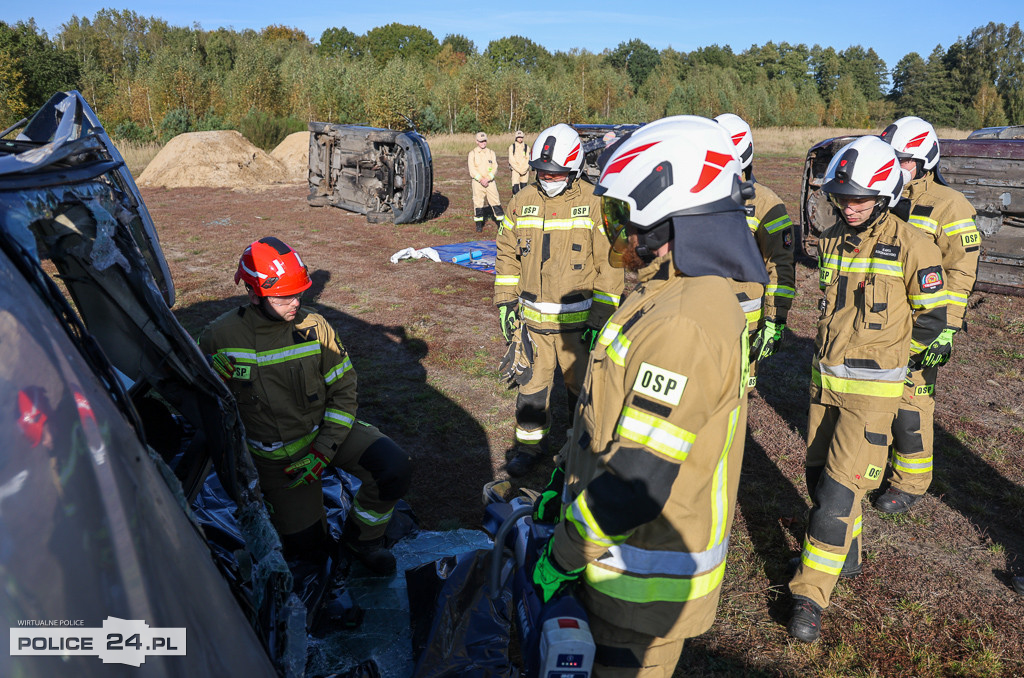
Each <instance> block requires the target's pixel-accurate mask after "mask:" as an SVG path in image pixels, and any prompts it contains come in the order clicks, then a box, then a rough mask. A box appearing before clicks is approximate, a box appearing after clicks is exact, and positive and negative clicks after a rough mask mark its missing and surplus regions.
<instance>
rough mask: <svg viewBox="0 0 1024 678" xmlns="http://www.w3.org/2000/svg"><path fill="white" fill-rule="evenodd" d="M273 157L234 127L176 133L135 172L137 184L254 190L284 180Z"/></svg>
mask: <svg viewBox="0 0 1024 678" xmlns="http://www.w3.org/2000/svg"><path fill="white" fill-rule="evenodd" d="M287 175H288V172H287V171H286V170H285V168H284V166H283V165H282V164H281V163H280V162H278V161H277V160H276V159H275V158H272V157H271V156H270V155H269V154H268V153H266V152H265V151H264V150H262V149H260V148H257V147H256V146H253V145H252V144H251V143H250V142H249V140H248V139H246V138H245V137H243V136H242V135H241V134H239V133H238V132H237V131H235V130H219V131H215V132H189V133H187V134H179V135H178V136H176V137H174V138H173V139H171V140H170V141H169V142H167V145H166V146H164V147H163V149H161V151H160V152H159V153H157V155H156V157H155V158H153V160H151V161H150V163H149V165H147V166H146V169H145V170H144V171H143V172H142V174H141V175H139V178H138V180H137V183H138V184H139V185H140V186H165V187H167V188H180V187H185V186H209V187H213V186H218V187H225V188H235V189H242V190H246V189H248V190H258V189H261V188H266V187H267V186H269V185H271V184H278V183H282V182H285V181H287V180H288V177H287Z"/></svg>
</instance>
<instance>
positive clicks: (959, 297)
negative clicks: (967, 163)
mask: <svg viewBox="0 0 1024 678" xmlns="http://www.w3.org/2000/svg"><path fill="white" fill-rule="evenodd" d="M903 197H904V198H906V199H907V200H909V201H910V224H911V225H912V226H916V227H917V228H918V229H920V230H921V231H924V232H925V233H927V234H928V235H929V236H931V238H932V240H934V241H935V244H936V245H938V246H939V251H940V252H941V253H942V268H943V269H944V270H945V271H946V296H947V298H948V299H949V305H948V307H947V308H946V323H947V325H948V326H949V327H952V328H953V329H955V330H959V329H961V328H962V327H963V324H964V313H965V312H966V311H967V298H968V297H969V296H970V295H971V290H972V289H973V288H974V281H975V279H976V278H977V277H978V256H979V255H980V254H981V234H980V233H978V228H977V226H976V224H975V223H974V216H975V214H976V212H975V211H974V207H973V206H972V205H971V203H970V202H968V201H967V198H965V197H964V196H963V194H961V193H960V191H957V190H956V189H953V188H950V187H948V186H943V185H942V184H940V183H937V182H936V181H935V175H934V174H933V173H932V172H927V173H926V174H925V175H924V176H923V177H922V178H920V179H915V180H914V181H911V182H910V183H909V184H907V186H906V188H904V189H903Z"/></svg>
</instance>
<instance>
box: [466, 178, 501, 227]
mask: <svg viewBox="0 0 1024 678" xmlns="http://www.w3.org/2000/svg"><path fill="white" fill-rule="evenodd" d="M487 207H490V209H491V212H492V213H493V215H494V220H495V221H496V222H498V223H499V224H500V223H501V220H502V219H504V218H505V210H503V209H502V208H501V198H499V197H498V184H497V182H496V181H495V180H493V179H492V180H491V181H490V183H488V184H487V188H484V187H483V186H481V185H480V182H479V181H474V182H473V220H474V221H476V222H477V223H483V221H484V220H485V219H486V214H487Z"/></svg>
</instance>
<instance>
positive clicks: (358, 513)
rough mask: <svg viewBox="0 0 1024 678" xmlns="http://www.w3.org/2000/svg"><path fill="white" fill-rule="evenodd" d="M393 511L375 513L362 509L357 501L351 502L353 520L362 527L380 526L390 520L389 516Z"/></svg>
mask: <svg viewBox="0 0 1024 678" xmlns="http://www.w3.org/2000/svg"><path fill="white" fill-rule="evenodd" d="M393 512H394V509H391V510H389V511H386V512H384V513H377V512H376V511H371V510H370V509H368V508H365V507H363V506H362V505H361V504H360V503H359V502H358V501H355V500H353V501H352V513H353V514H355V518H356V519H357V520H358V521H359V522H361V523H363V524H364V525H380V524H381V523H386V522H388V521H389V520H391V514H392V513H393Z"/></svg>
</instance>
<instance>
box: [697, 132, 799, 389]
mask: <svg viewBox="0 0 1024 678" xmlns="http://www.w3.org/2000/svg"><path fill="white" fill-rule="evenodd" d="M715 120H717V121H718V122H719V123H720V124H721V125H722V126H723V127H725V131H726V133H727V134H728V135H729V136H730V137H731V139H732V142H733V144H735V146H736V154H737V155H738V156H739V158H740V163H741V164H742V165H743V177H744V179H746V180H747V181H753V182H754V197H752V198H748V199H747V201H746V213H747V226H749V227H750V232H751V233H753V234H754V239H755V240H756V241H757V248H758V249H759V250H760V251H761V256H762V257H764V263H765V268H766V269H767V270H768V286H767V287H766V288H765V289H764V296H763V298H762V299H757V300H756V301H757V302H760V304H759V307H758V308H756V309H754V308H753V306H754V303H753V302H754V301H755V300H752V299H751V300H742V299H741V301H740V304H741V305H744V304H745V303H746V302H747V301H749V302H751V303H749V304H748V306H749V307H750V309H751V310H750V311H748V313H747V320H748V321H749V322H750V323H751V324H752V325H753V326H754V328H756V329H754V332H756V334H755V336H754V338H753V341H752V342H751V350H750V361H751V368H750V380H749V382H748V384H747V385H748V386H749V387H750V388H753V387H754V386H755V385H756V384H757V376H756V366H757V361H758V360H764V359H765V358H767V357H769V356H771V355H773V354H774V353H775V352H776V351H777V350H778V349H779V345H780V344H781V343H782V337H783V334H784V333H785V331H786V319H787V317H788V316H789V309H790V307H792V305H793V298H794V297H795V296H796V272H795V270H794V266H793V222H792V221H791V220H790V218H789V214H788V213H787V212H786V205H785V204H784V203H783V202H782V200H781V199H780V198H779V196H777V195H776V194H775V192H774V191H772V190H771V189H770V188H768V187H767V186H765V185H763V184H759V183H757V180H755V179H754V171H753V167H752V164H753V159H754V143H753V135H752V133H751V131H750V125H748V124H747V123H746V122H745V121H744V120H743V119H742V118H740V117H739V116H738V115H734V114H733V113H723V114H722V115H719V116H718V117H716V118H715ZM737 291H738V292H740V293H744V294H747V295H748V296H749V294H748V293H745V292H741V291H740V290H737Z"/></svg>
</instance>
